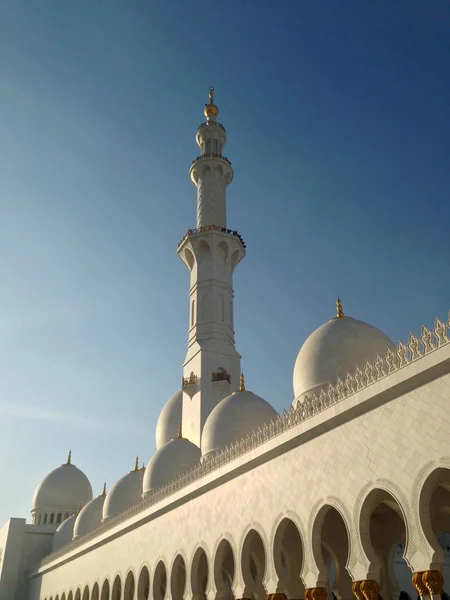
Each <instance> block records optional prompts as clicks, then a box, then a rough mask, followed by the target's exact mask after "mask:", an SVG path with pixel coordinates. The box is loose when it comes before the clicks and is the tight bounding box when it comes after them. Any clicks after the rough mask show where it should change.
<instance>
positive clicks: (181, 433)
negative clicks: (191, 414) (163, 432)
mask: <svg viewBox="0 0 450 600" xmlns="http://www.w3.org/2000/svg"><path fill="white" fill-rule="evenodd" d="M182 439H183V424H182V422H181V421H180V424H179V425H178V433H177V440H182Z"/></svg>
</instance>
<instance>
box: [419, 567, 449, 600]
mask: <svg viewBox="0 0 450 600" xmlns="http://www.w3.org/2000/svg"><path fill="white" fill-rule="evenodd" d="M422 582H423V583H424V584H425V586H426V588H427V590H428V593H429V594H430V596H441V595H442V594H443V593H444V578H443V577H442V573H441V572H440V571H424V572H423V573H422Z"/></svg>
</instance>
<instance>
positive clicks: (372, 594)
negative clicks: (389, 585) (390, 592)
mask: <svg viewBox="0 0 450 600" xmlns="http://www.w3.org/2000/svg"><path fill="white" fill-rule="evenodd" d="M360 590H361V593H362V594H363V596H364V598H365V600H377V598H378V596H379V595H380V586H379V585H378V583H377V582H376V581H375V580H374V579H364V580H363V581H361V582H360Z"/></svg>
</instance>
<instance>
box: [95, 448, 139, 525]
mask: <svg viewBox="0 0 450 600" xmlns="http://www.w3.org/2000/svg"><path fill="white" fill-rule="evenodd" d="M143 477H144V469H143V468H142V469H139V467H138V461H137V459H136V465H135V467H134V471H130V472H129V473H127V474H126V475H124V476H123V477H121V478H120V479H119V480H118V481H116V483H115V484H114V485H113V486H112V488H111V489H110V490H109V492H108V494H107V496H106V500H105V503H104V505H103V521H107V520H108V519H110V518H111V517H115V516H116V515H118V514H119V513H121V512H123V511H124V510H126V509H127V508H128V507H129V506H131V505H132V504H134V503H135V502H137V501H138V500H140V499H141V498H142V478H143Z"/></svg>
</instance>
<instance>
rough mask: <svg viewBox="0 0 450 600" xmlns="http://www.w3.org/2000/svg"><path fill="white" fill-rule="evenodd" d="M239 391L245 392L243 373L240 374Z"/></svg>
mask: <svg viewBox="0 0 450 600" xmlns="http://www.w3.org/2000/svg"><path fill="white" fill-rule="evenodd" d="M239 391H240V392H245V379H244V373H241V378H240V380H239Z"/></svg>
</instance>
